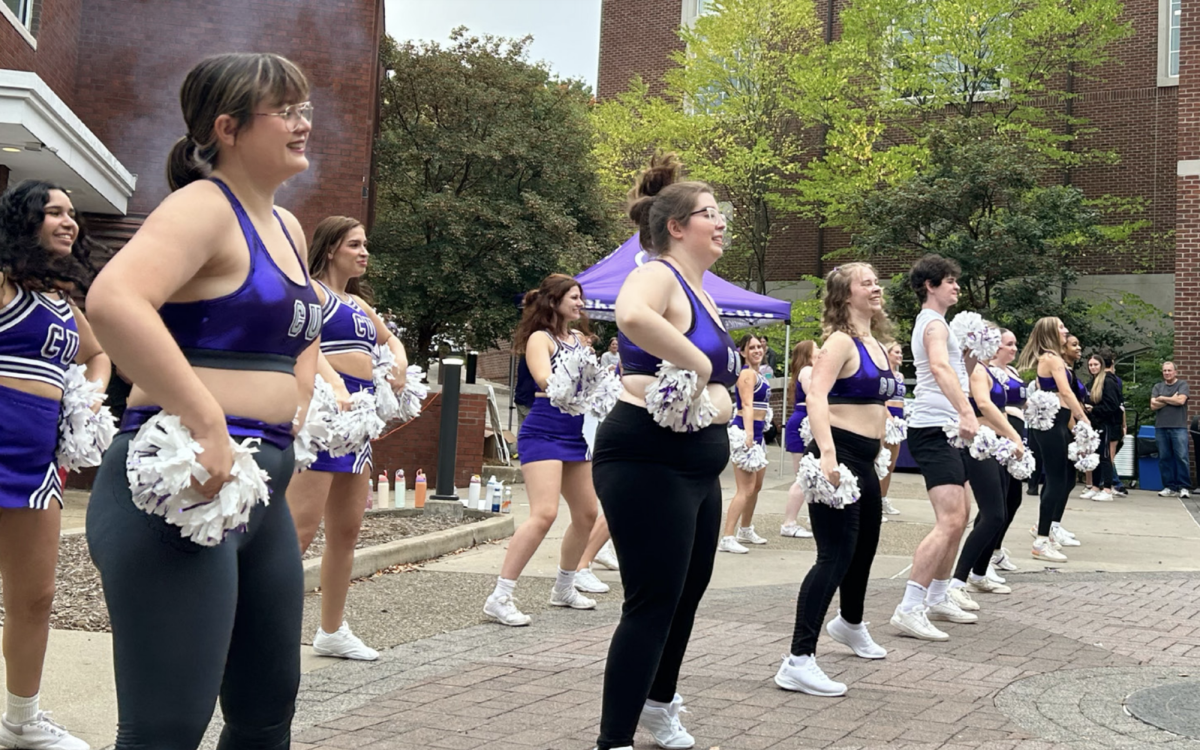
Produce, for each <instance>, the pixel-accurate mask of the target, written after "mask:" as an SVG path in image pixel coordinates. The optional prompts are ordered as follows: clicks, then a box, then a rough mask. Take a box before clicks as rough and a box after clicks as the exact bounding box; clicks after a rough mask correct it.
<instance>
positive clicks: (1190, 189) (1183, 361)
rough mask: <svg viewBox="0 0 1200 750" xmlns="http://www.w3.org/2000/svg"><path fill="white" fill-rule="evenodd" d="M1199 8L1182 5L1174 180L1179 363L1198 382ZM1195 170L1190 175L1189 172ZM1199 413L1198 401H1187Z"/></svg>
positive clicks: (1182, 374)
mask: <svg viewBox="0 0 1200 750" xmlns="http://www.w3.org/2000/svg"><path fill="white" fill-rule="evenodd" d="M1198 74H1200V8H1197V7H1196V5H1195V4H1194V3H1186V2H1185V3H1183V18H1182V20H1181V28H1180V53H1179V97H1178V111H1179V124H1180V127H1179V136H1178V150H1177V152H1176V156H1177V159H1178V172H1180V173H1184V174H1180V175H1179V176H1177V177H1176V178H1175V184H1176V188H1175V213H1176V223H1175V365H1176V367H1177V368H1178V369H1179V377H1181V378H1183V379H1184V380H1187V381H1188V382H1189V383H1200V349H1197V347H1196V342H1197V341H1200V75H1198ZM1189 172H1190V173H1191V174H1187V173H1189ZM1188 406H1189V408H1188V411H1189V412H1191V414H1192V415H1193V416H1194V415H1196V414H1200V399H1190V400H1189V401H1188Z"/></svg>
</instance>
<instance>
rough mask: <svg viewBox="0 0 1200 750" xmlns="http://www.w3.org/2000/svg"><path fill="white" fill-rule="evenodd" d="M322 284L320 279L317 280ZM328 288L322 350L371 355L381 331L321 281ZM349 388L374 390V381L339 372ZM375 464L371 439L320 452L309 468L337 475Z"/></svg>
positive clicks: (350, 299)
mask: <svg viewBox="0 0 1200 750" xmlns="http://www.w3.org/2000/svg"><path fill="white" fill-rule="evenodd" d="M317 283H318V284H321V282H320V281H318V282H317ZM321 288H322V289H324V290H325V304H324V306H322V308H321V313H322V318H323V320H324V322H323V324H322V326H321V353H322V354H325V355H326V356H328V355H330V354H349V353H352V352H358V353H361V354H366V355H370V354H371V353H372V352H373V351H374V349H375V341H376V338H377V337H378V332H377V331H376V330H375V324H374V323H373V322H372V321H371V317H370V316H369V315H367V312H366V311H365V310H363V309H362V307H361V306H360V305H359V304H358V302H356V301H355V300H354V297H352V296H349V297H348V299H341V298H340V297H338V295H337V294H335V293H334V291H333V290H332V289H330V288H329V287H327V286H325V285H324V284H321ZM338 375H340V376H341V377H342V382H343V383H345V384H346V390H347V391H349V392H350V393H351V395H353V394H355V393H358V392H359V391H367V392H368V393H370V394H374V393H375V384H374V383H373V382H372V381H370V380H362V379H360V378H356V377H354V376H353V375H347V374H346V373H344V372H339V373H338ZM371 464H372V456H371V443H370V441H368V442H367V443H366V444H364V445H363V446H362V448H360V449H359V450H356V451H355V452H353V453H347V454H346V455H344V456H339V457H337V458H334V457H332V456H330V455H329V454H328V453H327V452H325V451H321V452H320V453H318V454H317V460H316V461H313V464H312V466H310V467H309V468H308V470H309V471H330V472H334V473H336V474H360V473H362V471H363V470H364V469H366V468H368V467H369V466H371Z"/></svg>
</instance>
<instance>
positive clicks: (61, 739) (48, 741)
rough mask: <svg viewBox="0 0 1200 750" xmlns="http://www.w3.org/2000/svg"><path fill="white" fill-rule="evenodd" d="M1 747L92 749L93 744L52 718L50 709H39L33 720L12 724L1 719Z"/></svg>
mask: <svg viewBox="0 0 1200 750" xmlns="http://www.w3.org/2000/svg"><path fill="white" fill-rule="evenodd" d="M0 747H9V748H21V749H22V750H91V746H90V745H88V743H86V742H84V741H83V740H81V739H79V738H78V737H75V736H74V735H72V734H71V733H70V732H68V731H67V730H66V728H65V727H64V726H63V725H62V724H59V723H57V722H55V721H51V720H50V712H49V711H38V714H37V717H36V718H34V720H33V721H30V722H27V723H25V724H12V723H9V721H8V720H7V719H2V720H0Z"/></svg>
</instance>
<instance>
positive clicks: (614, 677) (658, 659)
mask: <svg viewBox="0 0 1200 750" xmlns="http://www.w3.org/2000/svg"><path fill="white" fill-rule="evenodd" d="M728 463H729V436H728V432H727V429H726V426H725V425H712V426H710V427H707V428H705V429H703V430H701V431H699V432H694V433H690V434H689V433H679V432H671V431H670V430H667V429H664V428H662V427H659V426H658V425H657V424H655V423H654V420H653V418H652V417H651V416H650V413H649V412H647V411H646V409H645V408H642V407H639V406H634V405H633V404H628V403H625V402H623V401H621V402H618V403H617V405H616V407H615V408H614V409H613V410H612V412H611V413H610V414H609V415H608V417H607V418H606V419H605V420H604V421H603V422H602V423H601V424H600V428H599V429H598V430H597V431H596V446H595V450H594V451H593V459H592V479H593V482H594V483H595V486H596V494H597V495H599V496H600V504H601V505H603V506H604V516H605V517H606V518H607V519H608V529H609V532H610V533H611V534H612V541H613V547H615V548H616V551H617V559H618V561H620V563H621V584H622V585H623V586H624V587H625V603H624V605H623V607H622V608H621V622H620V623H619V624H618V625H617V629H616V632H614V633H613V638H612V644H611V645H610V646H609V649H608V665H607V666H606V668H605V670H604V704H603V709H602V713H601V715H600V738H599V740H598V741H597V746H598V747H599V749H600V750H608V749H609V748H614V747H623V746H625V745H632V744H633V733H634V730H635V729H636V728H637V723H638V718H639V717H640V715H641V711H642V707H643V706H644V705H645V702H646V699H647V698H650V699H651V700H655V701H661V702H663V703H670V702H671V700H672V699H673V698H674V697H675V683H676V681H677V680H678V679H679V667H680V665H681V664H682V663H683V656H684V652H685V651H686V650H687V644H688V639H689V638H690V637H691V634H692V623H693V622H694V620H695V619H696V608H697V607H698V606H699V605H700V599H701V598H702V597H703V596H704V591H705V589H707V588H708V581H709V578H711V577H712V569H713V559H714V558H715V557H716V551H717V540H718V538H719V536H720V531H721V483H720V475H721V471H722V470H723V469H724V468H725V465H726V464H728Z"/></svg>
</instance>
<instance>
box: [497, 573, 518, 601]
mask: <svg viewBox="0 0 1200 750" xmlns="http://www.w3.org/2000/svg"><path fill="white" fill-rule="evenodd" d="M516 589H517V582H516V581H510V580H508V579H507V578H497V579H496V590H495V591H493V592H492V596H494V597H496V598H497V599H499V598H500V597H502V596H512V595H513V591H516Z"/></svg>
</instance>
